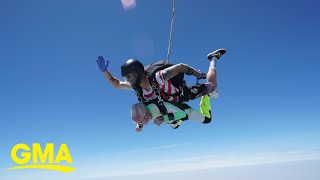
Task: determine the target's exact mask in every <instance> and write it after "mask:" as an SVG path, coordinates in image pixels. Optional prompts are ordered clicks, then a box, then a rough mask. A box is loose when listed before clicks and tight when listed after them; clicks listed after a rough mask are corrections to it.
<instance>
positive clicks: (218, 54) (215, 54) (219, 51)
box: [207, 48, 227, 61]
mask: <svg viewBox="0 0 320 180" xmlns="http://www.w3.org/2000/svg"><path fill="white" fill-rule="evenodd" d="M226 52H227V50H226V49H224V48H220V49H217V50H215V51H213V52H212V53H209V54H208V55H207V57H208V59H209V60H210V61H211V59H212V58H213V57H217V59H220V57H221V56H222V55H224V54H225V53H226Z"/></svg>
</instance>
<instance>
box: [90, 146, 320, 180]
mask: <svg viewBox="0 0 320 180" xmlns="http://www.w3.org/2000/svg"><path fill="white" fill-rule="evenodd" d="M302 160H320V150H309V151H290V152H274V153H264V154H256V155H243V156H236V155H234V156H222V155H212V154H211V155H210V154H208V155H206V156H195V157H190V158H181V159H163V160H159V161H153V162H137V163H135V164H126V165H124V166H123V167H122V168H121V170H120V169H113V170H111V169H109V171H108V172H106V173H105V175H102V174H101V173H100V175H101V176H99V177H97V176H95V177H92V178H101V177H117V176H131V175H148V174H155V173H173V172H190V171H196V170H205V169H212V168H224V167H239V166H253V165H263V164H273V163H282V162H292V161H302Z"/></svg>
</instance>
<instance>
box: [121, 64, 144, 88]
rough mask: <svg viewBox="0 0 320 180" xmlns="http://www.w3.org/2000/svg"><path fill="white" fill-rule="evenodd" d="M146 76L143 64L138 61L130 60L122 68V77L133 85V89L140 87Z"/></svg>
mask: <svg viewBox="0 0 320 180" xmlns="http://www.w3.org/2000/svg"><path fill="white" fill-rule="evenodd" d="M143 74H144V67H143V65H142V63H141V62H140V61H138V60H136V59H129V60H127V61H126V62H125V63H124V64H123V65H122V66H121V75H122V77H123V78H124V79H125V80H126V81H127V82H129V83H130V84H131V86H132V87H135V86H138V85H139V84H140V82H141V79H142V76H143Z"/></svg>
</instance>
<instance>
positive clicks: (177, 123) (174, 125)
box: [170, 120, 182, 129]
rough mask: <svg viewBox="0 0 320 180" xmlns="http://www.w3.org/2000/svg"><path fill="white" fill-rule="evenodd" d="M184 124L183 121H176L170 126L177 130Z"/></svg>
mask: <svg viewBox="0 0 320 180" xmlns="http://www.w3.org/2000/svg"><path fill="white" fill-rule="evenodd" d="M181 123H182V120H177V121H174V122H173V123H171V124H170V126H171V127H172V128H173V129H177V128H178V127H179V126H180V125H181Z"/></svg>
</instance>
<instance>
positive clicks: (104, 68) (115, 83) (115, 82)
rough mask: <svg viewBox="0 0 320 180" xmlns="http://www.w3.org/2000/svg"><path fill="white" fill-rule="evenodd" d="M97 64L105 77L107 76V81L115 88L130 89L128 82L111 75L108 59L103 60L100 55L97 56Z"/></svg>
mask: <svg viewBox="0 0 320 180" xmlns="http://www.w3.org/2000/svg"><path fill="white" fill-rule="evenodd" d="M96 61H97V64H98V66H99V68H100V70H101V72H103V73H104V75H105V77H106V78H107V80H108V82H109V83H110V84H111V85H112V86H113V87H115V88H118V89H132V87H131V86H130V84H129V83H127V82H125V81H120V80H119V79H117V78H115V77H114V76H112V74H111V73H110V72H109V71H108V65H109V60H107V61H105V60H104V58H103V57H102V56H98V57H97V60H96Z"/></svg>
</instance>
